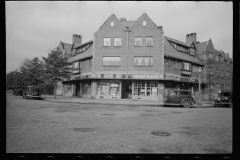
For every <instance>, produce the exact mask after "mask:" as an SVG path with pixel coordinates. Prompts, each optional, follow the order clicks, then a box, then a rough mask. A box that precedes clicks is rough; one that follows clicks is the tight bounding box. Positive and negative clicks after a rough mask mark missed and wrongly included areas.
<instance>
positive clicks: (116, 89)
mask: <svg viewBox="0 0 240 160" xmlns="http://www.w3.org/2000/svg"><path fill="white" fill-rule="evenodd" d="M119 94H120V84H119V83H109V95H111V96H117V95H119Z"/></svg>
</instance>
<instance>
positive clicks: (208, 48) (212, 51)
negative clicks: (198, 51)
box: [206, 39, 215, 53]
mask: <svg viewBox="0 0 240 160" xmlns="http://www.w3.org/2000/svg"><path fill="white" fill-rule="evenodd" d="M206 51H209V52H211V53H215V49H214V46H213V43H212V40H211V39H209V41H208V44H207V46H206Z"/></svg>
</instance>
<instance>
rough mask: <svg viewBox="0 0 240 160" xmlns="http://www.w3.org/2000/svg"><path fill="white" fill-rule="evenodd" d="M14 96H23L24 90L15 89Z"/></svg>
mask: <svg viewBox="0 0 240 160" xmlns="http://www.w3.org/2000/svg"><path fill="white" fill-rule="evenodd" d="M13 95H21V96H22V95H23V90H22V89H15V90H14V91H13Z"/></svg>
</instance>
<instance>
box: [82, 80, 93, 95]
mask: <svg viewBox="0 0 240 160" xmlns="http://www.w3.org/2000/svg"><path fill="white" fill-rule="evenodd" d="M83 94H87V95H90V94H91V84H90V83H83Z"/></svg>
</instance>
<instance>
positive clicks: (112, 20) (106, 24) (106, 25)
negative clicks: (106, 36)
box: [97, 14, 122, 32]
mask: <svg viewBox="0 0 240 160" xmlns="http://www.w3.org/2000/svg"><path fill="white" fill-rule="evenodd" d="M111 23H113V24H114V26H111ZM120 28H122V26H121V23H120V22H119V20H118V18H117V17H116V16H115V15H114V14H112V15H111V16H110V17H108V19H107V20H106V21H105V22H104V23H103V25H102V26H101V27H100V28H99V29H98V31H97V32H99V31H101V30H104V31H112V30H116V29H120Z"/></svg>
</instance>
